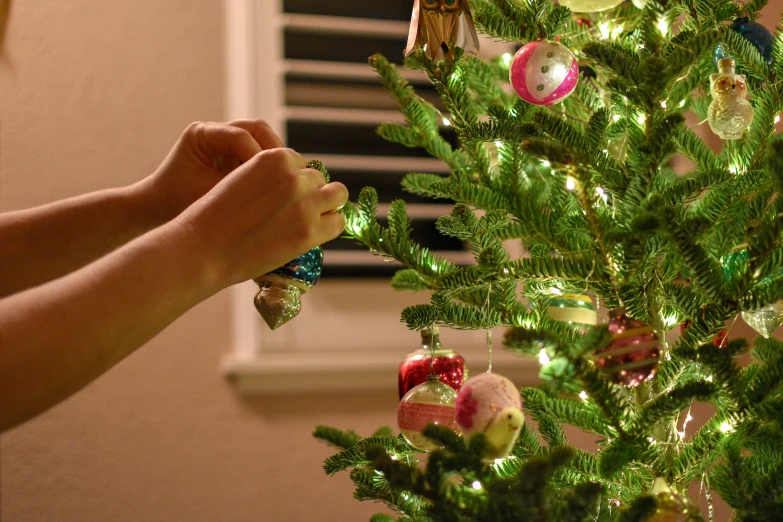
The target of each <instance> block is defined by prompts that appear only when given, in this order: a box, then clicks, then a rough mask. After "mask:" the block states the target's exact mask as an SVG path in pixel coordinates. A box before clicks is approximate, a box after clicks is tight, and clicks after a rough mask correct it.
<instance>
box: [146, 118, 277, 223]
mask: <svg viewBox="0 0 783 522" xmlns="http://www.w3.org/2000/svg"><path fill="white" fill-rule="evenodd" d="M282 146H283V143H282V141H281V140H280V138H279V137H278V136H277V135H276V134H275V133H274V131H272V129H271V127H269V125H268V124H267V123H266V122H264V121H262V120H236V121H232V122H229V123H201V122H197V123H191V124H190V125H189V126H188V127H187V128H186V129H185V131H184V132H183V133H182V135H181V136H180V138H179V140H177V143H176V144H175V145H174V147H173V148H172V149H171V152H169V155H168V156H167V157H166V159H165V160H164V161H163V163H161V165H160V167H158V169H157V170H156V171H155V173H154V174H152V175H151V176H149V177H148V178H146V179H144V180H142V181H141V182H140V183H138V184H137V186H136V187H135V188H136V189H137V190H138V193H139V194H140V197H141V199H142V200H143V201H144V202H145V203H146V207H147V208H149V211H150V213H151V215H152V216H153V219H154V220H156V221H157V222H160V223H162V222H165V221H168V220H170V219H172V218H174V217H175V216H177V215H178V214H179V213H180V212H182V211H183V210H185V209H186V208H187V207H189V206H190V205H191V204H193V202H194V201H196V200H198V199H199V198H201V197H202V196H203V195H204V194H206V193H207V192H209V191H210V190H211V189H212V187H214V186H215V184H217V183H218V182H219V181H220V180H221V179H223V177H224V176H225V175H226V174H228V173H229V172H231V171H233V170H234V169H235V168H236V167H238V166H239V165H241V164H242V163H244V162H246V161H248V160H250V159H251V158H252V157H253V156H255V155H256V154H258V153H259V152H261V151H262V150H267V149H274V148H279V147H282Z"/></svg>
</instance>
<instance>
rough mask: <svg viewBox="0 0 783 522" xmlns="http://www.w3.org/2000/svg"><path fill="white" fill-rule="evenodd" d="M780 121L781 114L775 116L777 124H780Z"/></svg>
mask: <svg viewBox="0 0 783 522" xmlns="http://www.w3.org/2000/svg"><path fill="white" fill-rule="evenodd" d="M779 121H780V114H778V115H776V116H775V123H778V122H779Z"/></svg>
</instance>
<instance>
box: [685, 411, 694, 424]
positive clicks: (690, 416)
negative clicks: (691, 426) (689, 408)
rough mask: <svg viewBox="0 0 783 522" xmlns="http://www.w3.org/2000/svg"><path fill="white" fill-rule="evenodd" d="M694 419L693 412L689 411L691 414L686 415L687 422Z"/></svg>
mask: <svg viewBox="0 0 783 522" xmlns="http://www.w3.org/2000/svg"><path fill="white" fill-rule="evenodd" d="M692 420H693V415H691V414H690V413H689V414H688V415H687V416H686V417H685V422H690V421H692Z"/></svg>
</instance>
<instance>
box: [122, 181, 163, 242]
mask: <svg viewBox="0 0 783 522" xmlns="http://www.w3.org/2000/svg"><path fill="white" fill-rule="evenodd" d="M125 197H126V198H127V199H128V201H129V202H130V205H131V207H132V208H133V210H134V213H135V215H136V216H139V217H140V219H141V220H142V221H143V222H144V223H145V225H146V229H147V230H151V229H153V228H157V227H159V226H160V225H163V224H164V223H166V222H168V221H170V220H171V219H172V218H174V217H175V216H174V215H170V214H171V212H169V211H168V209H167V208H166V207H165V206H164V205H161V203H160V198H158V197H156V189H155V178H154V176H147V177H146V178H144V179H142V180H140V181H137V182H136V183H134V184H132V185H129V186H127V187H125Z"/></svg>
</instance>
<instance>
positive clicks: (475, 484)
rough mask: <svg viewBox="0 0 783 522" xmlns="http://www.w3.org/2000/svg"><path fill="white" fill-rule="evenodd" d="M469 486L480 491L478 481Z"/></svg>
mask: <svg viewBox="0 0 783 522" xmlns="http://www.w3.org/2000/svg"><path fill="white" fill-rule="evenodd" d="M471 486H472V487H473V489H475V490H479V489H481V482H479V481H478V480H474V481H473V484H471Z"/></svg>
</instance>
